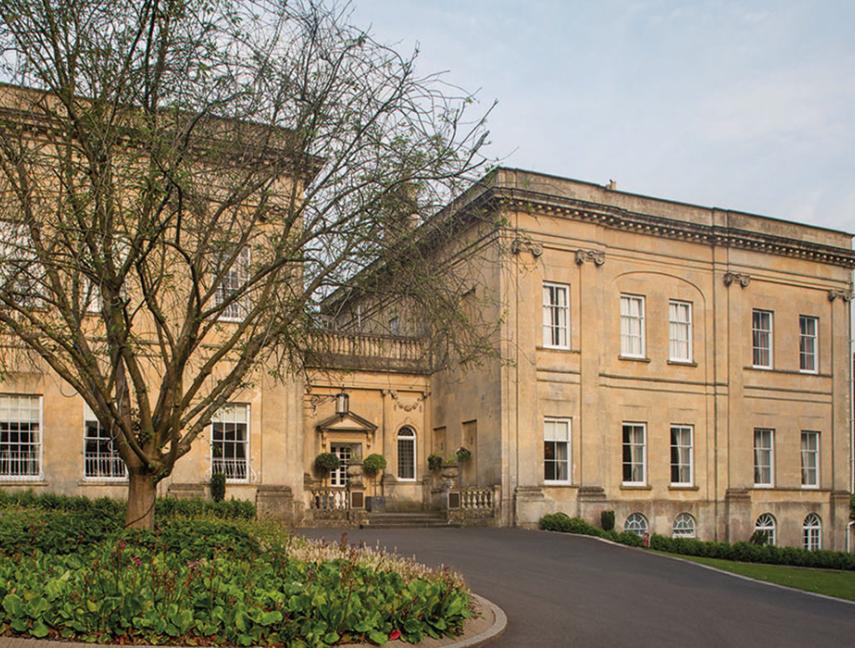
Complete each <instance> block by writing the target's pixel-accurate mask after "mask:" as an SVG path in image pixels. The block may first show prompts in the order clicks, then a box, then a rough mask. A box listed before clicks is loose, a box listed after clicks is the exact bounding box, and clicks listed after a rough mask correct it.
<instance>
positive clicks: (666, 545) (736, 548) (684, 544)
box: [650, 534, 855, 570]
mask: <svg viewBox="0 0 855 648" xmlns="http://www.w3.org/2000/svg"><path fill="white" fill-rule="evenodd" d="M650 548H651V549H656V550H657V551H667V552H669V553H676V554H683V555H687V556H702V557H705V558H720V559H722V560H736V561H739V562H754V563H767V564H771V565H792V566H795V567H815V568H823V569H846V570H855V555H853V554H849V553H846V552H842V551H807V550H805V549H801V548H799V547H776V546H774V545H769V544H757V543H754V542H735V543H733V544H732V545H731V544H728V543H726V542H704V541H702V540H696V539H694V538H668V537H666V536H661V535H655V534H654V535H653V537H652V538H651V539H650Z"/></svg>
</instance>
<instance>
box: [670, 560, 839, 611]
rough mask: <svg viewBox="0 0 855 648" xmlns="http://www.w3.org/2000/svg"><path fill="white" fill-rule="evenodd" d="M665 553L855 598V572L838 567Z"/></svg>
mask: <svg viewBox="0 0 855 648" xmlns="http://www.w3.org/2000/svg"><path fill="white" fill-rule="evenodd" d="M656 553H661V554H662V555H663V556H674V557H675V558H682V559H683V560H690V561H692V562H696V563H700V564H702V565H709V566H710V567H716V568H718V569H721V570H724V571H728V572H731V573H734V574H739V575H740V576H748V577H749V578H756V579H757V580H761V581H766V582H768V583H776V584H778V585H786V586H787V587H795V588H796V589H800V590H805V591H808V592H814V593H816V594H825V595H826V596H836V597H838V598H842V599H848V600H850V601H855V572H851V571H838V570H835V569H811V568H808V567H790V566H786V565H764V564H761V563H744V562H736V561H734V560H721V559H719V558H702V557H700V556H684V555H678V554H671V553H664V552H658V551H657V552H656Z"/></svg>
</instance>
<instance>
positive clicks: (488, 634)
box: [445, 592, 508, 648]
mask: <svg viewBox="0 0 855 648" xmlns="http://www.w3.org/2000/svg"><path fill="white" fill-rule="evenodd" d="M472 598H474V599H475V600H476V601H478V605H480V606H481V610H482V611H483V613H489V614H492V615H493V622H492V623H491V624H490V627H488V628H487V629H486V630H483V631H481V632H479V633H478V634H476V635H475V636H473V637H464V638H463V639H460V640H458V641H456V642H455V643H451V644H446V646H445V648H470V647H472V646H483V645H484V644H486V643H489V642H490V641H492V640H493V639H498V638H499V637H501V636H502V633H503V632H504V631H505V628H507V627H508V616H507V615H506V614H505V611H504V610H503V609H502V608H500V607H499V606H498V605H496V604H495V603H493V602H492V601H489V600H487V599H485V598H484V597H483V596H479V595H478V594H476V593H475V592H472Z"/></svg>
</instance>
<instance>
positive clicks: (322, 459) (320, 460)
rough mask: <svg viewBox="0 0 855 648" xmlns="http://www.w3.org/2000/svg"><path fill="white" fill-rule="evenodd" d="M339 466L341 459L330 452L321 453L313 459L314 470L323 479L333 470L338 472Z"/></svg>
mask: <svg viewBox="0 0 855 648" xmlns="http://www.w3.org/2000/svg"><path fill="white" fill-rule="evenodd" d="M340 466H341V459H339V458H338V457H337V456H336V455H334V454H333V453H332V452H322V453H321V454H319V455H318V456H317V457H315V470H317V471H318V472H319V473H321V474H322V475H323V476H324V477H326V476H327V475H329V474H330V473H331V472H332V471H333V470H338V469H339V467H340Z"/></svg>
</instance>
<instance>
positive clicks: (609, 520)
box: [600, 511, 615, 531]
mask: <svg viewBox="0 0 855 648" xmlns="http://www.w3.org/2000/svg"><path fill="white" fill-rule="evenodd" d="M600 526H601V527H603V531H611V530H612V529H614V528H615V512H614V511H603V512H602V513H600Z"/></svg>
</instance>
